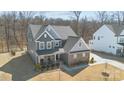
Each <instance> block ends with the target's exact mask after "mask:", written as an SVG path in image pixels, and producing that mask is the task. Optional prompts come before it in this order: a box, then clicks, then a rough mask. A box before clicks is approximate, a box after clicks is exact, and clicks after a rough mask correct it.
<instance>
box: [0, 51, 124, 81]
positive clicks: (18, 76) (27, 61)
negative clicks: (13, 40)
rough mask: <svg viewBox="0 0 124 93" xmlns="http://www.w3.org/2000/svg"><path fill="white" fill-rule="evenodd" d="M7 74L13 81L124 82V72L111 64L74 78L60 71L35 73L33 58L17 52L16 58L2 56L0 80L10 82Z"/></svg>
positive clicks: (83, 72)
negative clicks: (105, 74)
mask: <svg viewBox="0 0 124 93" xmlns="http://www.w3.org/2000/svg"><path fill="white" fill-rule="evenodd" d="M105 68H106V69H105ZM104 71H105V72H107V73H108V74H109V76H108V77H107V78H105V77H104V76H103V74H102V72H104ZM6 74H7V75H8V74H10V76H12V78H11V80H13V81H16V80H17V81H27V80H33V81H41V80H50V81H53V80H61V81H68V80H75V81H77V80H78V81H82V80H83V81H85V80H87V81H88V80H89V81H92V80H96V81H103V80H124V71H123V70H120V69H118V68H116V67H114V66H112V65H109V64H108V65H106V64H97V65H91V66H88V67H86V68H85V69H82V70H81V71H80V72H79V73H77V74H76V75H74V76H71V75H69V74H67V73H66V72H63V71H61V70H59V69H56V70H49V71H46V72H44V73H40V72H35V71H34V66H33V64H32V62H31V58H30V57H29V55H27V54H26V53H25V54H24V52H17V54H16V56H11V55H10V54H9V53H4V54H0V80H8V78H5V76H6V77H7V75H6Z"/></svg>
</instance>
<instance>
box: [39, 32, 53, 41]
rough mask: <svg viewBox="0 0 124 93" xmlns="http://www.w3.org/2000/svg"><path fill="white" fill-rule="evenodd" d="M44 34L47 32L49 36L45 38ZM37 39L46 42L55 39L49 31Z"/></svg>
mask: <svg viewBox="0 0 124 93" xmlns="http://www.w3.org/2000/svg"><path fill="white" fill-rule="evenodd" d="M44 34H46V35H47V37H46V38H45V37H44ZM44 34H43V35H42V36H41V37H40V38H39V39H38V40H37V41H40V42H42V41H43V42H46V41H51V40H53V39H52V38H51V37H50V36H49V35H48V34H47V33H44Z"/></svg>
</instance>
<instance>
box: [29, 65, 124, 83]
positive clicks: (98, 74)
mask: <svg viewBox="0 0 124 93" xmlns="http://www.w3.org/2000/svg"><path fill="white" fill-rule="evenodd" d="M105 67H106V65H105V64H98V65H93V66H89V67H87V68H85V69H83V70H82V71H80V72H79V73H78V74H76V75H75V76H73V77H72V76H70V75H68V74H67V73H65V72H63V71H59V70H53V71H48V72H46V73H42V74H39V75H37V76H35V77H33V78H32V79H30V80H61V81H68V80H74V81H77V80H78V81H82V80H83V81H94V80H95V81H103V80H109V81H115V80H116V81H117V80H123V79H124V71H122V70H120V69H118V68H116V67H113V66H111V65H107V68H106V69H105ZM104 71H105V72H107V73H108V74H109V77H108V78H107V79H105V77H104V76H103V75H102V72H104Z"/></svg>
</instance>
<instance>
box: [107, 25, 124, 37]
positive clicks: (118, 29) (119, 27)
mask: <svg viewBox="0 0 124 93" xmlns="http://www.w3.org/2000/svg"><path fill="white" fill-rule="evenodd" d="M106 26H107V27H108V28H109V29H110V30H111V31H112V32H113V33H115V35H120V33H121V32H122V30H124V25H118V24H111V25H108V24H106Z"/></svg>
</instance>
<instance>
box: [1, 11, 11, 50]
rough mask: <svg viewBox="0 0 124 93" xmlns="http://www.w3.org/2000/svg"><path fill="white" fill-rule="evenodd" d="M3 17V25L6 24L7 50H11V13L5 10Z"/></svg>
mask: <svg viewBox="0 0 124 93" xmlns="http://www.w3.org/2000/svg"><path fill="white" fill-rule="evenodd" d="M2 18H3V24H2V25H3V26H4V31H5V39H6V46H7V52H9V50H10V46H9V36H10V35H9V28H10V15H9V12H3V14H2Z"/></svg>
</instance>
